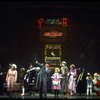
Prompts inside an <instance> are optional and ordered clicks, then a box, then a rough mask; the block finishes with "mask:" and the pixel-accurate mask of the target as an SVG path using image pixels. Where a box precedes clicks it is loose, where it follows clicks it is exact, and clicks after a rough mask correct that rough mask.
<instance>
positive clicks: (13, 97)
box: [0, 93, 100, 99]
mask: <svg viewBox="0 0 100 100" xmlns="http://www.w3.org/2000/svg"><path fill="white" fill-rule="evenodd" d="M1 98H2V99H3V98H4V99H8V98H11V99H35V98H36V99H40V98H39V94H38V93H35V94H31V95H29V94H27V93H26V94H25V95H24V96H21V94H20V93H14V94H13V95H12V97H10V96H8V95H6V94H5V95H1V96H0V99H1ZM47 98H48V99H54V98H55V97H54V94H52V93H48V94H47ZM58 99H100V96H96V95H92V96H86V95H81V96H79V95H75V96H68V97H67V98H64V96H63V95H61V94H59V96H58Z"/></svg>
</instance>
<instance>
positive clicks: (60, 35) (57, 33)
mask: <svg viewBox="0 0 100 100" xmlns="http://www.w3.org/2000/svg"><path fill="white" fill-rule="evenodd" d="M44 36H47V37H51V38H56V37H62V36H63V33H62V32H57V31H51V32H45V33H44Z"/></svg>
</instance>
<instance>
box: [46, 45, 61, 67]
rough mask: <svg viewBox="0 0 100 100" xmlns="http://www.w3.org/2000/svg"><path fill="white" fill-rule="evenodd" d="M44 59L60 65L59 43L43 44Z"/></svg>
mask: <svg viewBox="0 0 100 100" xmlns="http://www.w3.org/2000/svg"><path fill="white" fill-rule="evenodd" d="M44 55H45V61H50V62H51V64H52V65H58V66H59V65H60V63H61V55H62V53H61V45H59V44H46V45H45V52H44Z"/></svg>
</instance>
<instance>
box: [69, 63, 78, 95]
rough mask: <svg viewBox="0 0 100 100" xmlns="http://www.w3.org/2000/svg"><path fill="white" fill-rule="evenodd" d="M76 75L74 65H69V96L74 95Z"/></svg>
mask: <svg viewBox="0 0 100 100" xmlns="http://www.w3.org/2000/svg"><path fill="white" fill-rule="evenodd" d="M76 75H77V71H76V68H75V65H74V64H71V65H70V71H69V73H68V77H69V83H68V90H69V93H70V95H74V94H75V93H76Z"/></svg>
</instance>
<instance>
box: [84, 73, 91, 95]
mask: <svg viewBox="0 0 100 100" xmlns="http://www.w3.org/2000/svg"><path fill="white" fill-rule="evenodd" d="M86 80H87V95H89V93H90V95H92V85H93V83H92V76H91V74H90V73H87V77H86Z"/></svg>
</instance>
